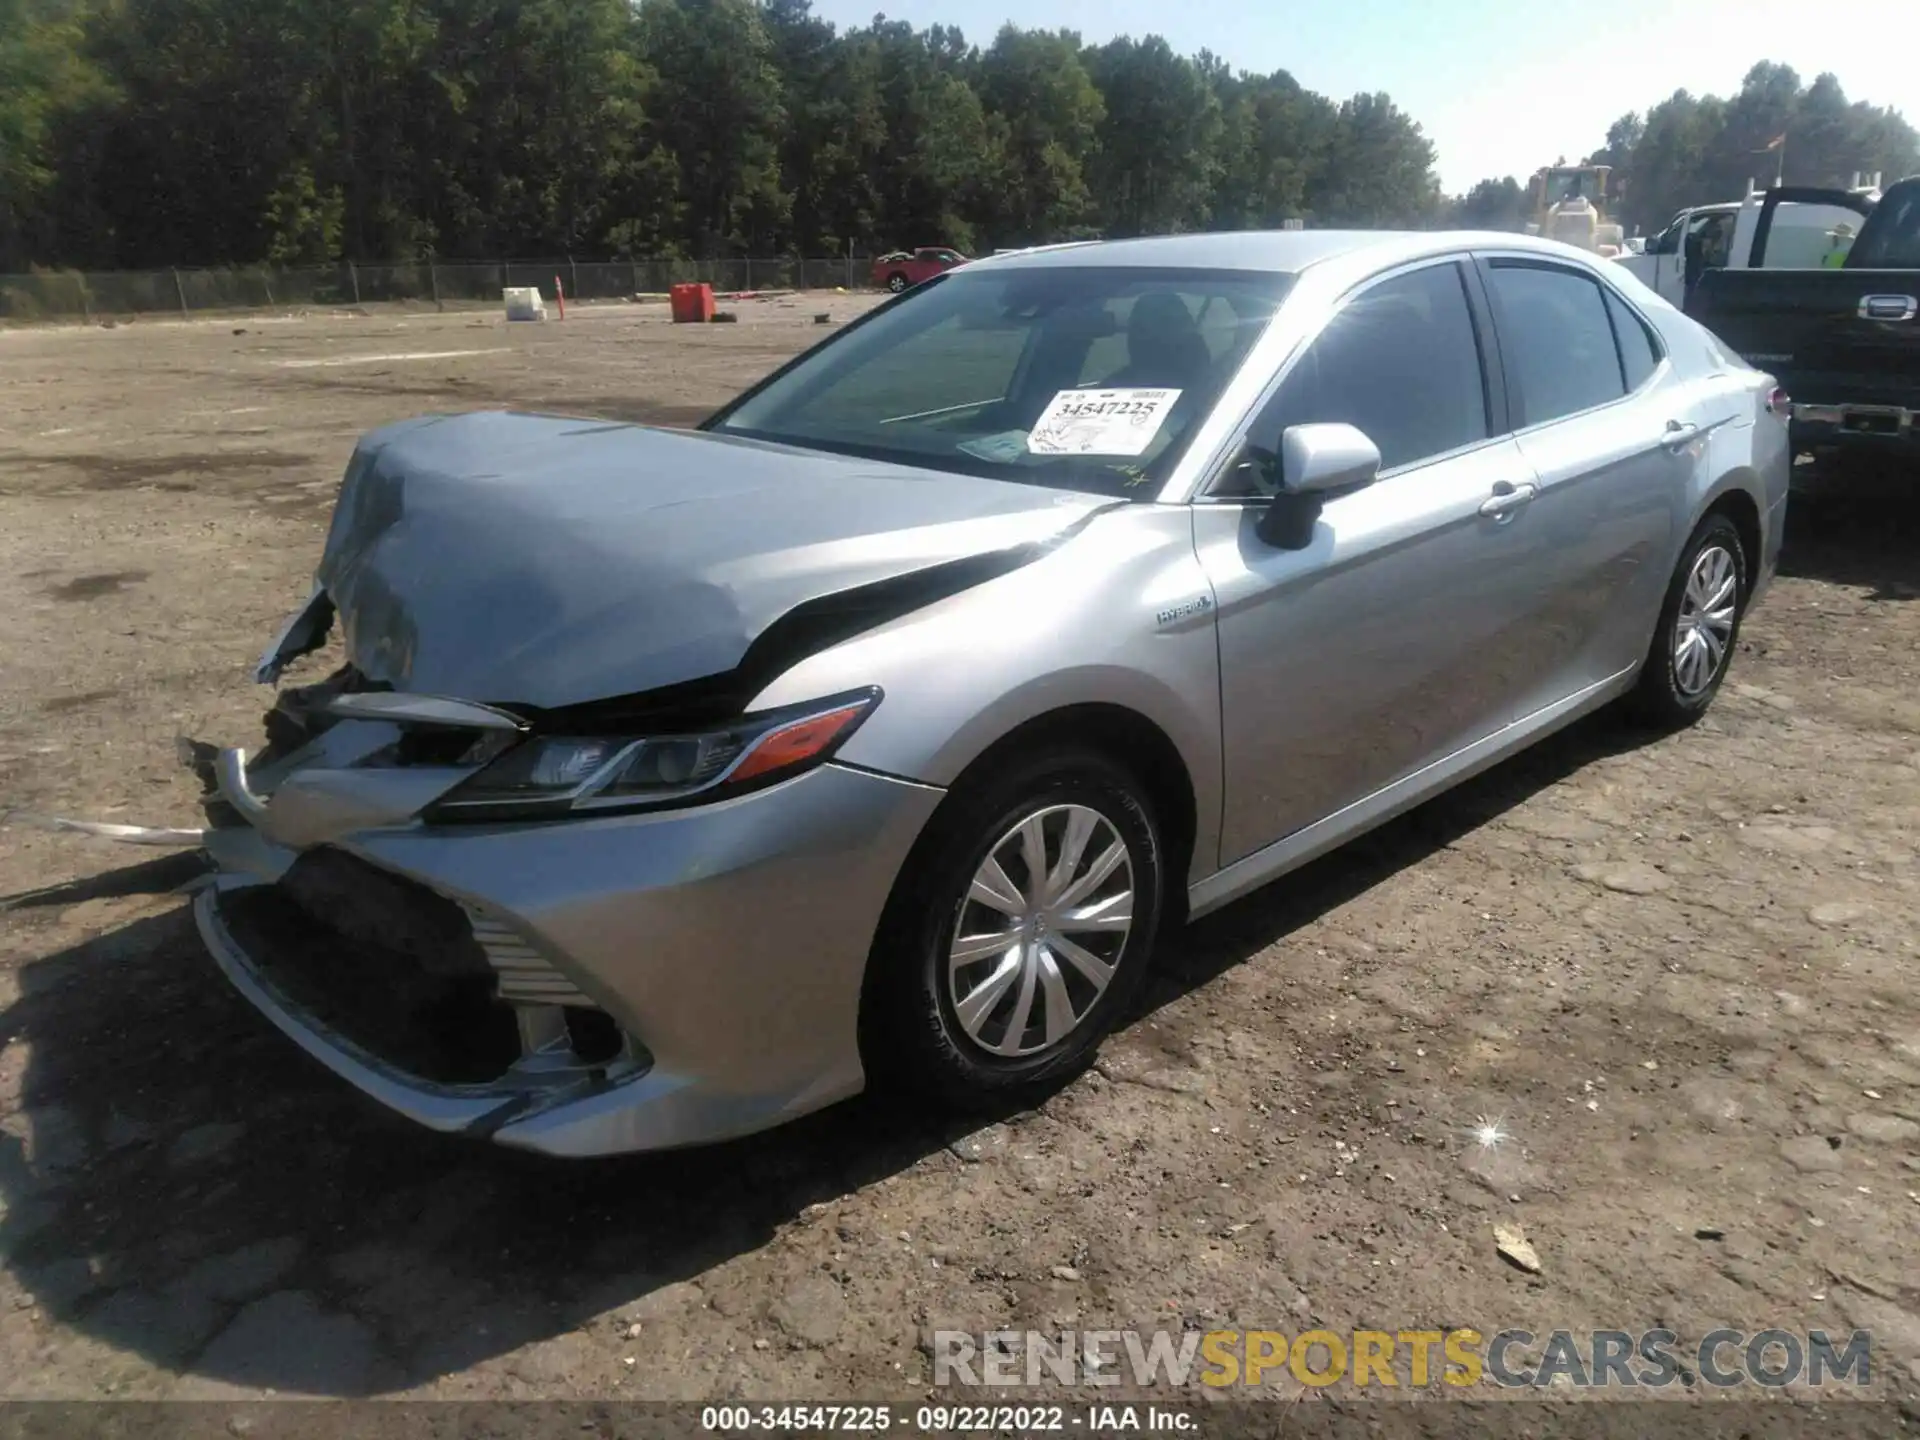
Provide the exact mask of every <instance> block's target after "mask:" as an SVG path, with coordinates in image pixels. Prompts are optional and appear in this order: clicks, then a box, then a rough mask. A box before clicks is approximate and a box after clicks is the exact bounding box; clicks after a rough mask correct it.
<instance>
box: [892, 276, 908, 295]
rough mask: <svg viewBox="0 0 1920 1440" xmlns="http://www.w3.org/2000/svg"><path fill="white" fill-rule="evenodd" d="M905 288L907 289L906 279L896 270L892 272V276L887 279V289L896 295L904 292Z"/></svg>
mask: <svg viewBox="0 0 1920 1440" xmlns="http://www.w3.org/2000/svg"><path fill="white" fill-rule="evenodd" d="M906 288H907V277H906V276H905V275H903V274H901V273H900V272H899V271H898V270H896V271H894V272H893V274H891V275H889V276H888V277H887V289H889V290H891V291H892V292H893V293H894V294H896V295H898V294H899V293H900V292H901V291H903V290H905V289H906Z"/></svg>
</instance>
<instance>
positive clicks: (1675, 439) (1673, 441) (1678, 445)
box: [1660, 420, 1701, 455]
mask: <svg viewBox="0 0 1920 1440" xmlns="http://www.w3.org/2000/svg"><path fill="white" fill-rule="evenodd" d="M1700 434H1701V431H1700V427H1699V426H1698V425H1694V424H1690V423H1686V422H1683V421H1680V420H1669V421H1667V433H1666V434H1664V435H1662V436H1661V437H1660V443H1661V444H1662V445H1664V446H1666V448H1667V449H1669V450H1671V451H1673V453H1674V454H1676V455H1678V454H1679V453H1680V452H1681V451H1682V450H1684V449H1686V448H1687V446H1689V445H1691V444H1692V443H1693V442H1694V441H1696V440H1698V439H1699V438H1700Z"/></svg>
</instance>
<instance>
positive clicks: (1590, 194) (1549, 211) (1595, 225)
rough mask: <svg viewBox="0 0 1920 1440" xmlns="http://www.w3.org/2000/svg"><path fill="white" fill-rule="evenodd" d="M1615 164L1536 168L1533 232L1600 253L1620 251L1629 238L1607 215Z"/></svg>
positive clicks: (1531, 233)
mask: <svg viewBox="0 0 1920 1440" xmlns="http://www.w3.org/2000/svg"><path fill="white" fill-rule="evenodd" d="M1612 173H1613V167H1612V166H1611V165H1549V166H1547V167H1546V168H1544V169H1542V170H1537V171H1535V172H1534V176H1533V183H1532V186H1531V194H1530V198H1531V200H1532V202H1533V222H1532V223H1531V224H1530V225H1528V226H1527V233H1528V234H1530V235H1544V236H1546V237H1547V238H1548V239H1550V240H1559V241H1562V242H1564V243H1565V244H1568V245H1578V246H1579V247H1580V248H1581V249H1582V250H1591V251H1593V252H1594V253H1595V254H1597V255H1618V254H1619V253H1620V251H1621V250H1622V248H1624V246H1625V244H1626V241H1625V240H1624V238H1623V237H1622V234H1621V230H1620V227H1619V226H1618V225H1615V224H1613V223H1612V222H1611V221H1609V220H1608V219H1607V214H1606V207H1607V201H1608V196H1607V177H1608V176H1609V175H1611V174H1612Z"/></svg>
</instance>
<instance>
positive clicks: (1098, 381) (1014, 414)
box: [709, 265, 1293, 500]
mask: <svg viewBox="0 0 1920 1440" xmlns="http://www.w3.org/2000/svg"><path fill="white" fill-rule="evenodd" d="M1292 279H1293V277H1292V276H1290V275H1283V274H1272V273H1264V272H1239V271H1219V270H1160V269H1152V270H1149V269H1136V268H1123V267H1118V266H1093V265H1090V266H1085V267H1082V268H1066V267H1061V268H1054V267H1046V268H1040V269H1022V270H1001V271H985V272H983V271H979V270H955V271H950V272H948V273H947V274H946V275H944V276H942V277H940V278H939V279H937V280H935V281H933V282H930V283H929V284H927V285H924V286H922V287H921V288H919V289H918V290H915V291H912V292H911V293H909V294H908V295H906V296H905V297H903V298H902V299H900V300H896V301H893V302H891V303H889V304H887V305H884V306H882V307H881V308H880V309H879V310H877V311H875V312H874V313H873V315H872V316H870V317H869V318H868V319H866V320H864V321H862V322H860V323H859V324H857V325H855V326H852V327H849V328H848V330H847V331H846V333H845V334H844V335H842V336H840V337H838V338H836V339H835V340H833V341H830V342H829V343H827V344H826V345H823V346H821V347H820V348H819V349H818V350H815V351H814V352H812V353H811V354H809V355H806V356H803V357H802V358H801V359H800V360H799V361H798V362H797V363H796V364H795V365H794V366H793V367H792V368H790V369H788V370H787V371H786V372H785V373H783V374H779V375H776V376H775V377H774V378H773V379H772V380H770V381H768V382H767V383H766V384H764V385H763V386H761V387H760V388H759V389H758V390H755V391H751V392H749V393H748V394H747V395H746V397H744V398H743V399H742V400H741V401H739V402H738V403H737V404H736V405H734V406H733V407H732V408H730V409H729V410H726V411H723V412H722V413H721V414H720V415H719V416H717V417H716V418H715V419H714V420H713V421H712V422H711V423H710V426H709V428H711V429H713V430H715V431H718V432H719V433H721V434H730V435H742V436H747V437H750V438H753V439H759V440H772V441H778V442H781V443H784V444H789V445H800V446H805V447H807V448H809V449H816V450H831V451H836V452H839V453H842V454H848V455H862V456H868V457H871V458H874V459H879V460H887V461H892V462H895V463H899V464H903V465H918V466H925V467H928V468H931V469H937V470H954V471H960V472H962V473H966V474H974V475H986V476H991V477H993V478H994V479H999V480H1017V481H1023V482H1026V483H1030V484H1035V485H1049V486H1056V487H1060V488H1066V489H1075V490H1091V491H1095V492H1097V493H1101V494H1109V495H1116V496H1125V497H1126V498H1129V499H1139V500H1150V499H1152V498H1153V491H1154V489H1155V487H1156V486H1157V484H1158V482H1160V481H1162V480H1164V479H1165V478H1166V476H1167V474H1168V473H1169V472H1170V471H1171V470H1172V468H1173V466H1174V465H1175V464H1176V463H1177V462H1178V461H1179V458H1180V455H1181V453H1182V451H1183V450H1184V449H1185V448H1186V445H1187V442H1188V440H1189V439H1190V438H1191V436H1192V434H1193V432H1194V430H1195V428H1196V427H1197V426H1198V425H1199V423H1200V422H1201V420H1203V419H1204V418H1205V417H1206V414H1207V412H1208V410H1210V409H1211V408H1212V405H1213V403H1214V400H1215V399H1216V398H1217V397H1218V395H1219V394H1220V391H1221V390H1222V388H1223V387H1224V386H1225V385H1226V383H1227V381H1228V380H1229V379H1231V378H1232V376H1233V374H1234V372H1235V371H1236V370H1238V369H1239V367H1240V364H1241V362H1242V361H1243V360H1244V359H1245V358H1246V355H1247V352H1248V351H1249V350H1250V349H1252V347H1253V344H1254V342H1255V341H1256V340H1257V339H1259V337H1260V335H1261V333H1262V332H1263V331H1265V329H1266V328H1267V325H1268V323H1269V322H1270V321H1271V320H1272V319H1273V315H1274V311H1275V310H1276V309H1277V308H1278V306H1279V304H1280V301H1281V300H1282V299H1283V298H1284V297H1285V294H1286V292H1287V290H1288V288H1289V287H1290V285H1291V283H1292Z"/></svg>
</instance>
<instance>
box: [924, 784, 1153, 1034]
mask: <svg viewBox="0 0 1920 1440" xmlns="http://www.w3.org/2000/svg"><path fill="white" fill-rule="evenodd" d="M1132 929H1133V861H1132V858H1131V857H1130V856H1129V855H1128V854H1127V846H1126V842H1125V841H1124V840H1122V839H1121V838H1120V832H1119V831H1118V830H1116V829H1115V828H1114V826H1113V824H1112V822H1111V821H1109V820H1108V819H1107V818H1106V817H1105V816H1104V815H1102V814H1101V813H1100V812H1099V811H1097V810H1091V809H1089V808H1087V807H1086V806H1084V805H1052V806H1048V807H1047V808H1046V809H1044V810H1036V811H1035V812H1034V813H1033V814H1031V815H1029V816H1027V817H1026V818H1025V819H1024V820H1022V821H1020V822H1019V823H1018V824H1017V825H1015V826H1014V827H1013V828H1012V829H1011V830H1009V831H1007V833H1006V834H1004V835H1002V836H1001V837H1000V838H999V840H997V841H995V842H994V845H993V848H992V849H990V850H989V851H987V858H986V859H985V860H983V861H982V862H981V864H980V868H979V869H978V870H977V871H975V872H974V876H973V883H972V884H971V885H970V886H969V887H968V889H967V895H966V898H965V899H963V900H962V901H961V902H960V913H959V915H958V917H957V918H956V920H955V922H954V927H953V945H952V948H951V949H950V950H949V951H948V954H947V993H948V995H949V997H950V998H951V999H952V1001H953V1012H954V1016H955V1018H956V1019H958V1020H959V1022H960V1028H961V1029H962V1030H964V1031H965V1032H966V1033H967V1037H968V1038H969V1039H970V1040H972V1041H973V1042H974V1043H975V1044H976V1045H978V1046H979V1047H980V1048H981V1049H983V1050H986V1051H989V1052H991V1053H992V1054H995V1055H1005V1056H1008V1057H1020V1056H1025V1055H1033V1054H1037V1053H1038V1052H1040V1051H1042V1050H1045V1049H1047V1048H1049V1047H1050V1046H1054V1045H1057V1044H1059V1043H1060V1042H1061V1041H1062V1040H1064V1039H1066V1038H1067V1036H1068V1035H1070V1034H1072V1033H1073V1029H1074V1027H1075V1026H1077V1025H1078V1024H1079V1023H1080V1022H1081V1021H1082V1020H1084V1019H1085V1018H1086V1015H1087V1012H1088V1011H1089V1010H1091V1009H1092V1008H1093V1007H1094V1005H1095V1003H1096V1002H1097V1001H1098V1000H1099V999H1100V997H1101V996H1102V995H1103V994H1105V993H1106V989H1107V985H1108V984H1109V982H1111V981H1112V979H1113V975H1114V970H1115V968H1116V966H1117V963H1118V961H1119V959H1120V952H1121V951H1122V950H1123V949H1125V948H1126V943H1127V936H1128V934H1129V933H1131V931H1132Z"/></svg>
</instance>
